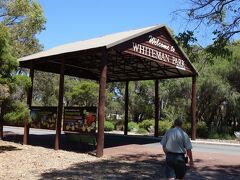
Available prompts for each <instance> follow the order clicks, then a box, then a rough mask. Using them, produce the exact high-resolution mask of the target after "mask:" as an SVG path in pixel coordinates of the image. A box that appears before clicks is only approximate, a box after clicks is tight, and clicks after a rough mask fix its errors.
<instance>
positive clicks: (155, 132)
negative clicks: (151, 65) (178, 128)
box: [154, 80, 159, 137]
mask: <svg viewBox="0 0 240 180" xmlns="http://www.w3.org/2000/svg"><path fill="white" fill-rule="evenodd" d="M158 86H159V81H158V80H155V128H154V136H155V137H158V121H159V95H158V92H159V88H158Z"/></svg>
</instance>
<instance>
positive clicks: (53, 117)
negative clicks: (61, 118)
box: [30, 107, 57, 130]
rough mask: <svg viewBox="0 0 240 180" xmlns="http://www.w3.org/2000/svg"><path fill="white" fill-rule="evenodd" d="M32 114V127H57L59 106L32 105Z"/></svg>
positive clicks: (52, 128)
mask: <svg viewBox="0 0 240 180" xmlns="http://www.w3.org/2000/svg"><path fill="white" fill-rule="evenodd" d="M30 115H31V118H32V122H31V123H30V127H31V128H38V129H51V130H54V129H56V121H57V107H32V108H31V112H30Z"/></svg>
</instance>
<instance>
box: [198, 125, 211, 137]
mask: <svg viewBox="0 0 240 180" xmlns="http://www.w3.org/2000/svg"><path fill="white" fill-rule="evenodd" d="M197 137H201V138H207V137H208V128H207V125H206V123H205V122H198V123H197Z"/></svg>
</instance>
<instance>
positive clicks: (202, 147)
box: [144, 142, 240, 156]
mask: <svg viewBox="0 0 240 180" xmlns="http://www.w3.org/2000/svg"><path fill="white" fill-rule="evenodd" d="M192 144H193V152H194V151H197V152H207V153H220V154H224V155H238V156H240V145H239V146H232V145H229V146H228V145H218V144H203V143H195V142H194V143H192ZM144 146H147V147H152V148H162V147H161V145H160V144H159V143H152V144H146V145H144Z"/></svg>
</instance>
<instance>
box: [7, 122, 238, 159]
mask: <svg viewBox="0 0 240 180" xmlns="http://www.w3.org/2000/svg"><path fill="white" fill-rule="evenodd" d="M3 130H4V131H6V132H7V131H9V132H14V133H16V134H19V135H23V128H21V127H10V126H4V128H3ZM55 133H56V132H55V130H42V129H30V134H34V135H52V134H55ZM62 133H63V134H64V132H62ZM113 138H114V141H116V140H117V141H118V142H121V141H122V139H123V138H126V136H122V135H115V136H114V135H107V138H106V139H108V140H111V139H113ZM128 139H130V141H129V142H130V143H133V144H134V143H136V144H142V145H143V146H146V147H150V148H162V147H161V145H160V143H159V142H158V141H160V139H156V138H152V139H151V138H145V139H144V138H137V137H131V136H129V137H128ZM193 151H197V152H207V153H220V154H224V155H238V156H240V145H238V146H233V145H221V144H217V143H216V144H204V143H197V142H193Z"/></svg>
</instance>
